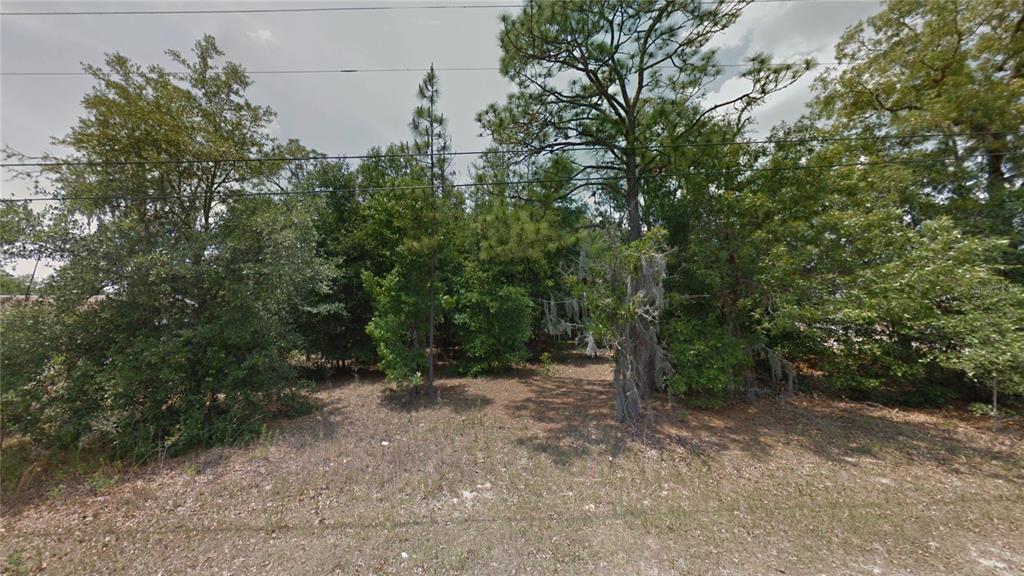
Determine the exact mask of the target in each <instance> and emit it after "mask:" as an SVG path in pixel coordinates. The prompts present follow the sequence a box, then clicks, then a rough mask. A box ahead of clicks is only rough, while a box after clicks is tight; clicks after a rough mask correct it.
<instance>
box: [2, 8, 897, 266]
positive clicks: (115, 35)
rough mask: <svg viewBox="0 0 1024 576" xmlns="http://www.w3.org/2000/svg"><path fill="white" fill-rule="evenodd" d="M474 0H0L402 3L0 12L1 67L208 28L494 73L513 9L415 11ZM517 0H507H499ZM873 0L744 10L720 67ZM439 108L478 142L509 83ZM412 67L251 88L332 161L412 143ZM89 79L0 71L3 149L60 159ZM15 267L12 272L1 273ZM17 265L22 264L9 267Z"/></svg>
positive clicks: (457, 78)
mask: <svg viewBox="0 0 1024 576" xmlns="http://www.w3.org/2000/svg"><path fill="white" fill-rule="evenodd" d="M428 2H429V3H430V4H432V5H435V6H436V5H439V4H460V5H466V4H483V3H485V1H484V0H460V1H453V0H425V1H423V2H413V1H391V2H381V1H375V0H367V1H359V2H356V1H349V2H346V1H344V0H335V1H332V2H319V3H318V2H288V1H286V0H274V1H250V2H198V1H193V2H157V1H135V2H96V1H89V2H46V1H31V2H29V1H14V0H3V1H2V2H0V10H2V11H3V12H19V11H103V10H122V11H123V10H176V9H191V10H211V9H216V10H229V9H238V8H242V9H265V8H278V7H288V8H294V7H317V6H351V7H356V6H380V5H386V6H399V7H402V9H399V10H380V11H338V12H292V13H244V14H238V13H229V14H161V15H77V16H0V71H2V72H6V73H10V72H75V71H80V70H81V65H82V64H83V63H91V64H100V63H102V61H103V58H104V54H105V53H111V52H119V53H121V54H123V55H125V56H128V57H129V58H132V59H133V60H136V61H138V62H140V63H143V64H163V65H168V67H173V66H172V65H171V64H170V63H169V60H168V58H167V56H166V55H165V54H164V51H165V50H167V49H176V50H179V51H182V52H187V51H188V50H189V48H190V47H191V46H192V44H193V43H194V42H195V41H196V40H197V39H198V38H200V37H202V35H203V34H207V33H208V34H212V35H213V36H214V37H216V39H217V42H218V44H219V45H220V47H221V48H222V49H223V50H224V51H225V52H226V53H227V58H228V59H230V60H233V61H236V62H239V63H241V64H242V65H243V66H245V67H246V68H247V69H249V70H253V71H256V70H274V69H299V68H305V69H322V68H331V69H352V68H425V67H428V66H430V65H431V64H434V65H435V66H437V67H439V68H460V67H497V65H498V60H499V57H500V50H499V48H498V45H497V35H498V32H499V29H500V22H499V19H498V17H499V15H500V14H501V13H503V12H505V13H508V12H514V11H515V9H509V8H504V9H496V8H493V7H487V8H458V9H444V10H439V9H424V8H418V9H417V8H414V6H416V5H417V4H420V5H422V4H424V3H428ZM498 3H500V4H506V5H507V4H514V3H516V2H515V0H511V1H504V0H499V1H498ZM879 8H880V4H879V3H877V2H873V1H870V0H867V1H865V0H840V1H836V0H806V1H800V2H766V3H760V4H754V5H751V6H750V7H748V8H747V9H746V10H745V11H744V13H743V15H742V16H741V18H740V19H739V21H738V22H737V23H736V24H735V25H734V26H733V27H732V28H730V29H729V30H727V31H726V32H725V33H723V34H722V35H720V36H719V37H718V38H716V39H715V41H714V45H715V46H716V47H717V48H719V51H720V52H719V61H720V62H722V63H738V62H741V61H742V60H743V58H744V57H745V56H748V55H751V54H754V53H757V52H768V53H770V54H772V55H773V57H774V58H775V59H776V60H792V59H795V58H802V57H811V58H815V59H819V60H823V61H832V60H833V59H834V53H833V46H834V44H835V42H836V40H837V39H838V38H839V36H840V34H842V32H843V31H844V30H845V29H846V28H847V27H849V26H850V25H852V24H855V23H856V22H858V21H860V20H862V19H863V18H865V17H867V16H869V15H871V14H872V13H874V12H876V11H877V10H878V9H879ZM727 71H728V72H727V75H726V76H724V77H723V78H721V79H720V80H719V82H717V83H715V84H714V85H713V86H712V89H713V91H714V93H712V94H711V95H709V100H710V101H716V100H718V99H727V98H729V97H730V96H731V95H732V96H734V95H736V94H738V93H741V92H742V91H743V82H742V80H741V79H739V78H730V77H729V74H735V72H736V70H729V69H727ZM439 75H440V80H441V90H442V97H441V105H440V111H441V112H442V113H444V114H445V115H446V116H447V117H448V121H449V132H450V134H451V136H452V141H453V145H454V148H455V149H456V150H479V149H482V148H483V147H484V146H486V144H487V141H486V140H485V139H484V138H483V137H482V136H481V135H480V128H479V126H478V125H477V124H476V121H475V115H476V113H477V112H478V111H479V110H481V109H482V108H484V107H485V106H486V105H487V104H489V103H491V102H495V101H500V100H502V99H503V98H504V95H505V94H506V93H507V92H508V90H509V83H508V82H507V81H506V80H505V79H504V78H502V77H501V76H500V75H499V74H498V72H497V71H496V70H485V71H441V72H440V73H439ZM814 75H815V73H812V74H810V75H808V76H805V77H804V78H802V79H801V80H800V81H799V82H798V83H797V84H796V85H794V86H791V87H790V88H788V89H787V90H785V91H784V92H781V93H779V94H776V95H774V96H772V97H771V98H770V99H769V101H768V102H767V103H766V104H765V105H764V106H762V107H761V108H760V109H759V110H758V111H757V112H756V113H755V120H756V121H757V124H756V125H755V127H754V134H755V135H756V134H763V133H765V132H767V131H768V130H770V129H771V126H773V125H774V124H776V123H778V122H780V121H786V120H794V119H796V118H798V117H799V116H800V115H801V114H802V113H803V112H804V110H805V104H806V102H807V101H808V99H809V97H810V94H811V84H812V82H813V78H814ZM421 77H422V73H421V72H415V71H414V72H365V73H344V74H343V73H333V74H309V75H254V76H253V79H254V84H253V86H252V87H251V89H250V91H249V93H248V96H249V98H250V99H251V100H252V101H254V102H256V103H259V104H263V105H269V106H271V107H272V108H273V109H274V110H276V111H277V113H278V116H277V120H276V122H275V123H274V125H273V126H272V132H273V133H274V135H275V136H277V137H278V138H281V139H287V138H298V139H299V140H300V141H301V142H302V143H303V144H305V145H306V146H309V147H312V148H314V149H316V150H318V151H320V152H324V153H327V154H332V155H335V154H337V155H343V154H359V153H361V152H364V151H365V150H366V149H368V148H370V147H371V146H375V145H385V144H387V143H390V142H396V141H400V140H405V139H407V138H408V123H409V118H410V115H411V113H412V109H413V108H414V107H415V105H416V96H415V94H416V85H417V84H418V83H419V81H420V79H421ZM90 86H91V78H90V77H88V76H0V143H2V144H3V145H5V146H9V147H11V148H14V149H15V150H18V151H19V152H22V153H25V154H29V155H38V154H40V153H43V152H54V153H58V154H59V153H60V150H57V149H55V148H53V147H52V146H51V145H50V138H51V137H54V136H60V135H63V134H66V133H67V132H68V130H69V129H70V127H71V126H72V125H74V123H75V122H76V120H77V118H78V116H79V115H80V113H81V105H80V102H81V99H82V96H83V95H84V94H85V92H86V91H87V90H88V89H89V87H90ZM0 177H2V180H0V186H2V191H0V193H2V195H3V196H4V197H11V196H12V195H13V196H21V195H27V194H29V193H30V192H29V187H28V184H27V183H24V182H21V181H12V180H11V179H10V174H9V173H8V172H3V173H2V174H0ZM9 269H11V267H9ZM13 271H15V272H16V273H19V274H21V273H25V272H30V271H31V263H25V262H21V263H17V265H16V266H15V267H14V269H13Z"/></svg>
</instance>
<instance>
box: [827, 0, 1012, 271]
mask: <svg viewBox="0 0 1024 576" xmlns="http://www.w3.org/2000/svg"><path fill="white" fill-rule="evenodd" d="M836 59H837V60H839V61H841V62H843V63H844V66H843V67H842V68H836V69H833V70H830V71H829V73H828V74H826V75H824V76H823V77H822V78H821V79H819V80H818V82H817V90H818V97H817V99H816V101H815V107H816V110H817V112H818V114H819V116H820V117H821V118H822V119H823V120H825V121H826V122H828V123H829V124H831V125H832V128H833V129H834V130H836V131H839V132H842V133H846V134H852V135H860V136H868V137H870V136H885V137H887V138H888V140H887V141H886V142H885V143H880V142H878V141H865V144H866V145H867V146H869V147H870V148H871V149H873V150H876V151H877V150H879V149H884V150H886V151H888V152H890V153H899V154H900V155H901V156H902V157H912V158H917V159H920V160H922V164H921V165H920V170H919V171H918V175H919V177H920V178H921V180H922V181H923V182H924V184H925V186H924V187H923V188H922V189H921V191H920V192H921V196H922V199H921V200H920V201H918V202H915V204H914V205H912V206H909V207H908V212H910V215H911V216H912V217H913V218H914V219H916V221H922V220H924V219H927V218H929V217H931V216H932V215H934V213H935V211H936V210H937V211H939V212H942V213H945V214H948V215H950V216H951V217H953V218H955V219H956V220H957V221H958V222H959V223H960V225H961V226H963V227H965V229H966V230H967V231H970V232H973V233H980V234H998V235H1002V236H1006V237H1008V238H1010V241H1011V243H1010V249H1009V250H1006V251H1004V255H1006V256H1008V257H1009V259H1010V261H1012V262H1015V263H1017V264H1020V263H1021V260H1020V254H1021V251H1020V250H1019V247H1020V246H1021V245H1022V242H1024V228H1022V225H1024V224H1022V223H1024V220H1021V214H1022V213H1024V196H1022V194H1024V192H1022V185H1024V177H1022V169H1024V158H1022V157H1021V155H1020V154H1017V153H1015V152H1016V151H1019V150H1020V149H1021V138H1022V137H1024V135H1022V133H1021V118H1022V117H1024V7H1022V6H1021V5H1020V3H1016V2H1005V1H1002V0H976V1H960V0H939V1H933V2H927V1H913V2H890V3H887V4H886V6H885V7H884V9H883V10H882V11H880V12H879V13H878V14H876V15H874V16H871V17H870V18H868V19H866V20H865V21H864V22H861V23H859V24H857V25H856V26H853V27H852V28H850V29H849V30H848V31H847V32H846V33H845V34H844V35H843V36H842V38H841V39H840V40H839V43H838V44H837V46H836ZM940 166H942V167H946V168H947V169H939V167H940Z"/></svg>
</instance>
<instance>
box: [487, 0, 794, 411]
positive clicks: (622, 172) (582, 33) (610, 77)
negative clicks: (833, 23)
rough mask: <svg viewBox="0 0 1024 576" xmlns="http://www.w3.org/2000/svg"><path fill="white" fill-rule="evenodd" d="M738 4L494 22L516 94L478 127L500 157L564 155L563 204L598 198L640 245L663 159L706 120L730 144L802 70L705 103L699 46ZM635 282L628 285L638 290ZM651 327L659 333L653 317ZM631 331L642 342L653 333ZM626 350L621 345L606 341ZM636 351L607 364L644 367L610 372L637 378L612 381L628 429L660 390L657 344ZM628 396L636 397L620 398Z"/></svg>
mask: <svg viewBox="0 0 1024 576" xmlns="http://www.w3.org/2000/svg"><path fill="white" fill-rule="evenodd" d="M748 3H749V2H747V1H744V0H738V1H731V0H721V1H719V2H712V3H707V2H703V1H700V0H630V1H626V2H623V1H621V0H600V1H597V2H582V1H580V0H569V1H565V0H557V1H556V0H531V1H529V2H527V3H526V4H525V5H524V6H523V10H522V11H521V12H520V13H519V14H518V15H514V16H512V15H506V16H503V17H502V23H503V29H502V32H501V34H500V36H499V42H500V44H501V48H502V60H501V71H502V74H503V75H505V76H506V77H507V78H509V79H510V80H511V81H512V83H513V84H514V86H515V87H516V92H514V93H513V94H511V95H510V96H509V97H508V100H507V102H506V103H505V104H502V105H491V106H489V107H488V108H487V109H486V110H484V111H483V112H482V113H481V114H480V115H479V116H478V121H479V122H480V123H481V125H482V126H483V127H484V129H485V130H486V131H487V132H488V133H489V134H490V135H491V137H492V138H493V139H494V141H495V142H496V143H497V145H498V147H499V148H501V149H505V150H520V151H524V153H529V154H533V155H539V154H548V153H556V152H558V153H563V154H565V155H566V157H567V158H568V159H569V160H570V161H571V162H572V163H573V165H574V167H575V170H574V171H573V173H572V174H570V178H572V179H574V178H576V177H579V176H583V175H586V180H584V181H583V182H582V183H579V184H576V185H574V186H572V187H570V188H569V190H568V191H567V194H573V193H576V192H579V191H581V190H586V191H590V192H591V194H598V193H600V194H601V195H602V196H603V198H604V199H605V200H606V203H607V204H608V205H610V206H611V207H612V208H614V210H615V211H616V212H619V213H624V214H625V220H626V239H627V240H628V241H637V240H639V239H640V238H641V236H642V235H643V226H644V220H645V217H644V214H643V211H644V210H643V207H644V204H645V200H649V198H648V193H649V192H650V191H652V190H657V189H658V188H659V187H658V186H657V185H656V184H655V182H654V178H655V177H663V176H664V172H665V171H666V169H667V168H668V167H669V166H670V165H671V164H672V155H671V154H669V153H668V151H669V150H671V149H672V148H673V147H675V146H677V145H679V144H685V143H687V142H690V141H691V139H692V138H693V137H694V136H695V135H696V134H697V133H699V132H700V131H701V130H703V128H704V126H706V125H707V124H708V123H712V122H714V123H727V124H729V125H731V127H732V133H733V135H737V134H740V133H741V132H742V130H743V128H744V126H745V125H746V122H747V121H748V112H749V111H750V110H751V109H752V107H754V106H756V105H757V104H758V103H759V102H761V101H763V99H764V98H765V97H766V96H768V95H769V94H771V93H773V92H775V91H777V90H780V89H782V88H784V87H786V86H788V85H789V84H791V83H792V82H794V81H796V79H797V78H799V76H800V75H801V74H802V73H803V72H805V71H806V70H807V69H808V68H809V66H810V62H804V63H802V64H772V63H771V61H770V59H769V58H768V57H767V56H765V55H757V56H754V57H751V58H750V59H749V64H750V66H749V68H748V69H747V70H745V71H744V72H743V73H742V74H741V77H742V78H743V79H745V80H746V81H747V82H749V87H748V88H747V89H746V90H745V91H744V92H743V93H742V94H740V95H738V96H736V97H734V98H729V99H725V100H723V101H720V102H717V103H712V104H705V103H704V101H705V99H706V97H707V96H708V90H707V88H708V85H709V84H710V83H711V82H713V81H714V80H715V79H716V78H717V77H718V76H719V75H720V73H721V68H720V67H719V66H717V65H716V64H715V51H714V50H713V49H710V48H709V42H710V41H711V40H712V38H714V37H715V35H716V34H718V33H720V32H722V31H723V30H725V29H727V28H728V27H729V26H731V25H732V24H733V23H734V22H735V21H736V19H737V18H738V17H739V14H740V12H741V10H742V9H743V8H744V7H745V6H746V5H747V4H748ZM648 224H649V222H648ZM634 280H635V282H634V284H635V285H640V284H643V283H644V282H645V280H643V279H639V278H637V279H634ZM659 310H660V308H659ZM641 321H642V320H641ZM650 321H651V322H652V323H653V324H654V325H656V324H657V319H655V318H651V319H650ZM622 326H623V327H625V326H626V324H622ZM635 328H636V330H637V331H638V333H641V332H642V333H644V334H647V333H649V332H650V329H651V326H648V327H645V328H642V329H641V328H640V327H639V326H636V327H635ZM627 340H628V339H627V338H625V335H620V337H619V338H617V339H616V341H618V342H626V341H627ZM644 342H648V344H650V346H653V348H652V349H648V348H647V347H646V346H647V345H646V344H645V345H642V346H640V347H639V348H636V352H637V353H638V354H639V355H640V357H638V358H626V357H625V352H623V354H618V353H617V355H616V358H617V360H616V361H617V362H626V363H629V364H641V365H644V368H643V369H640V370H633V369H625V368H623V369H622V370H620V371H619V372H621V373H622V374H640V375H641V376H642V377H643V378H644V381H642V382H637V383H633V384H629V385H625V384H622V383H619V382H617V384H616V405H617V406H618V407H619V408H618V410H617V417H618V419H619V420H620V421H626V420H631V421H638V416H639V415H638V414H637V413H636V412H637V411H638V410H639V402H640V399H641V398H644V397H646V395H647V394H649V392H650V391H651V389H652V388H653V387H654V386H655V385H657V384H658V382H655V381H654V380H652V378H654V377H655V375H657V374H659V373H661V371H660V370H658V369H656V368H655V367H654V364H656V363H657V358H658V357H660V355H661V351H660V348H659V346H660V345H659V343H658V341H657V336H656V334H655V335H654V338H653V340H651V339H644ZM630 348H632V346H630ZM647 365H650V366H647ZM632 387H635V388H636V389H637V390H638V392H639V396H640V398H637V399H635V400H627V398H626V396H625V395H626V391H627V389H629V388H632Z"/></svg>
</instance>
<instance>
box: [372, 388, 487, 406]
mask: <svg viewBox="0 0 1024 576" xmlns="http://www.w3.org/2000/svg"><path fill="white" fill-rule="evenodd" d="M435 389H436V394H435V395H434V396H429V395H427V394H425V393H423V391H422V390H421V389H419V388H414V389H411V390H399V389H396V388H393V387H389V388H385V389H383V390H381V392H380V396H379V400H380V405H381V406H383V407H384V408H386V409H387V410H390V411H392V412H420V411H423V410H451V411H453V412H456V413H462V412H468V411H470V410H479V409H481V408H484V407H486V406H489V405H490V404H492V403H493V402H494V401H493V400H492V399H491V398H489V397H488V396H486V395H484V394H480V393H477V392H471V391H470V389H469V386H468V385H467V384H464V383H461V382H460V383H452V382H444V381H440V382H438V383H437V385H436V386H435Z"/></svg>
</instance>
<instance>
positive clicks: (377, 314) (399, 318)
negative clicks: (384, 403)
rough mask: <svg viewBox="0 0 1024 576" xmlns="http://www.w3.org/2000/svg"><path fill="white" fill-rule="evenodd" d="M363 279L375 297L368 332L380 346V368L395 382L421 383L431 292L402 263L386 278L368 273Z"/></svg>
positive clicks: (378, 351)
mask: <svg viewBox="0 0 1024 576" xmlns="http://www.w3.org/2000/svg"><path fill="white" fill-rule="evenodd" d="M363 282H364V284H365V285H366V289H367V291H368V292H370V294H371V295H372V297H373V318H372V319H371V320H370V323H369V324H368V325H367V326H366V332H367V334H369V335H370V337H371V338H373V342H374V343H375V344H376V346H377V355H378V357H379V358H380V362H379V366H380V369H381V370H383V371H384V374H385V375H386V376H387V378H388V380H391V381H392V382H396V383H400V384H413V385H415V384H418V383H419V379H420V378H419V374H421V373H422V372H424V371H425V370H426V367H427V364H426V349H427V331H428V329H429V312H430V300H429V295H428V294H427V293H425V292H424V291H423V290H422V289H421V288H419V284H420V283H419V282H417V281H416V275H415V274H413V275H410V274H406V272H405V271H404V270H403V268H401V267H400V266H396V267H395V268H394V269H393V270H392V271H391V272H389V273H388V274H387V275H385V276H384V277H383V278H377V277H375V276H373V275H372V274H370V273H369V272H364V273H363Z"/></svg>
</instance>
